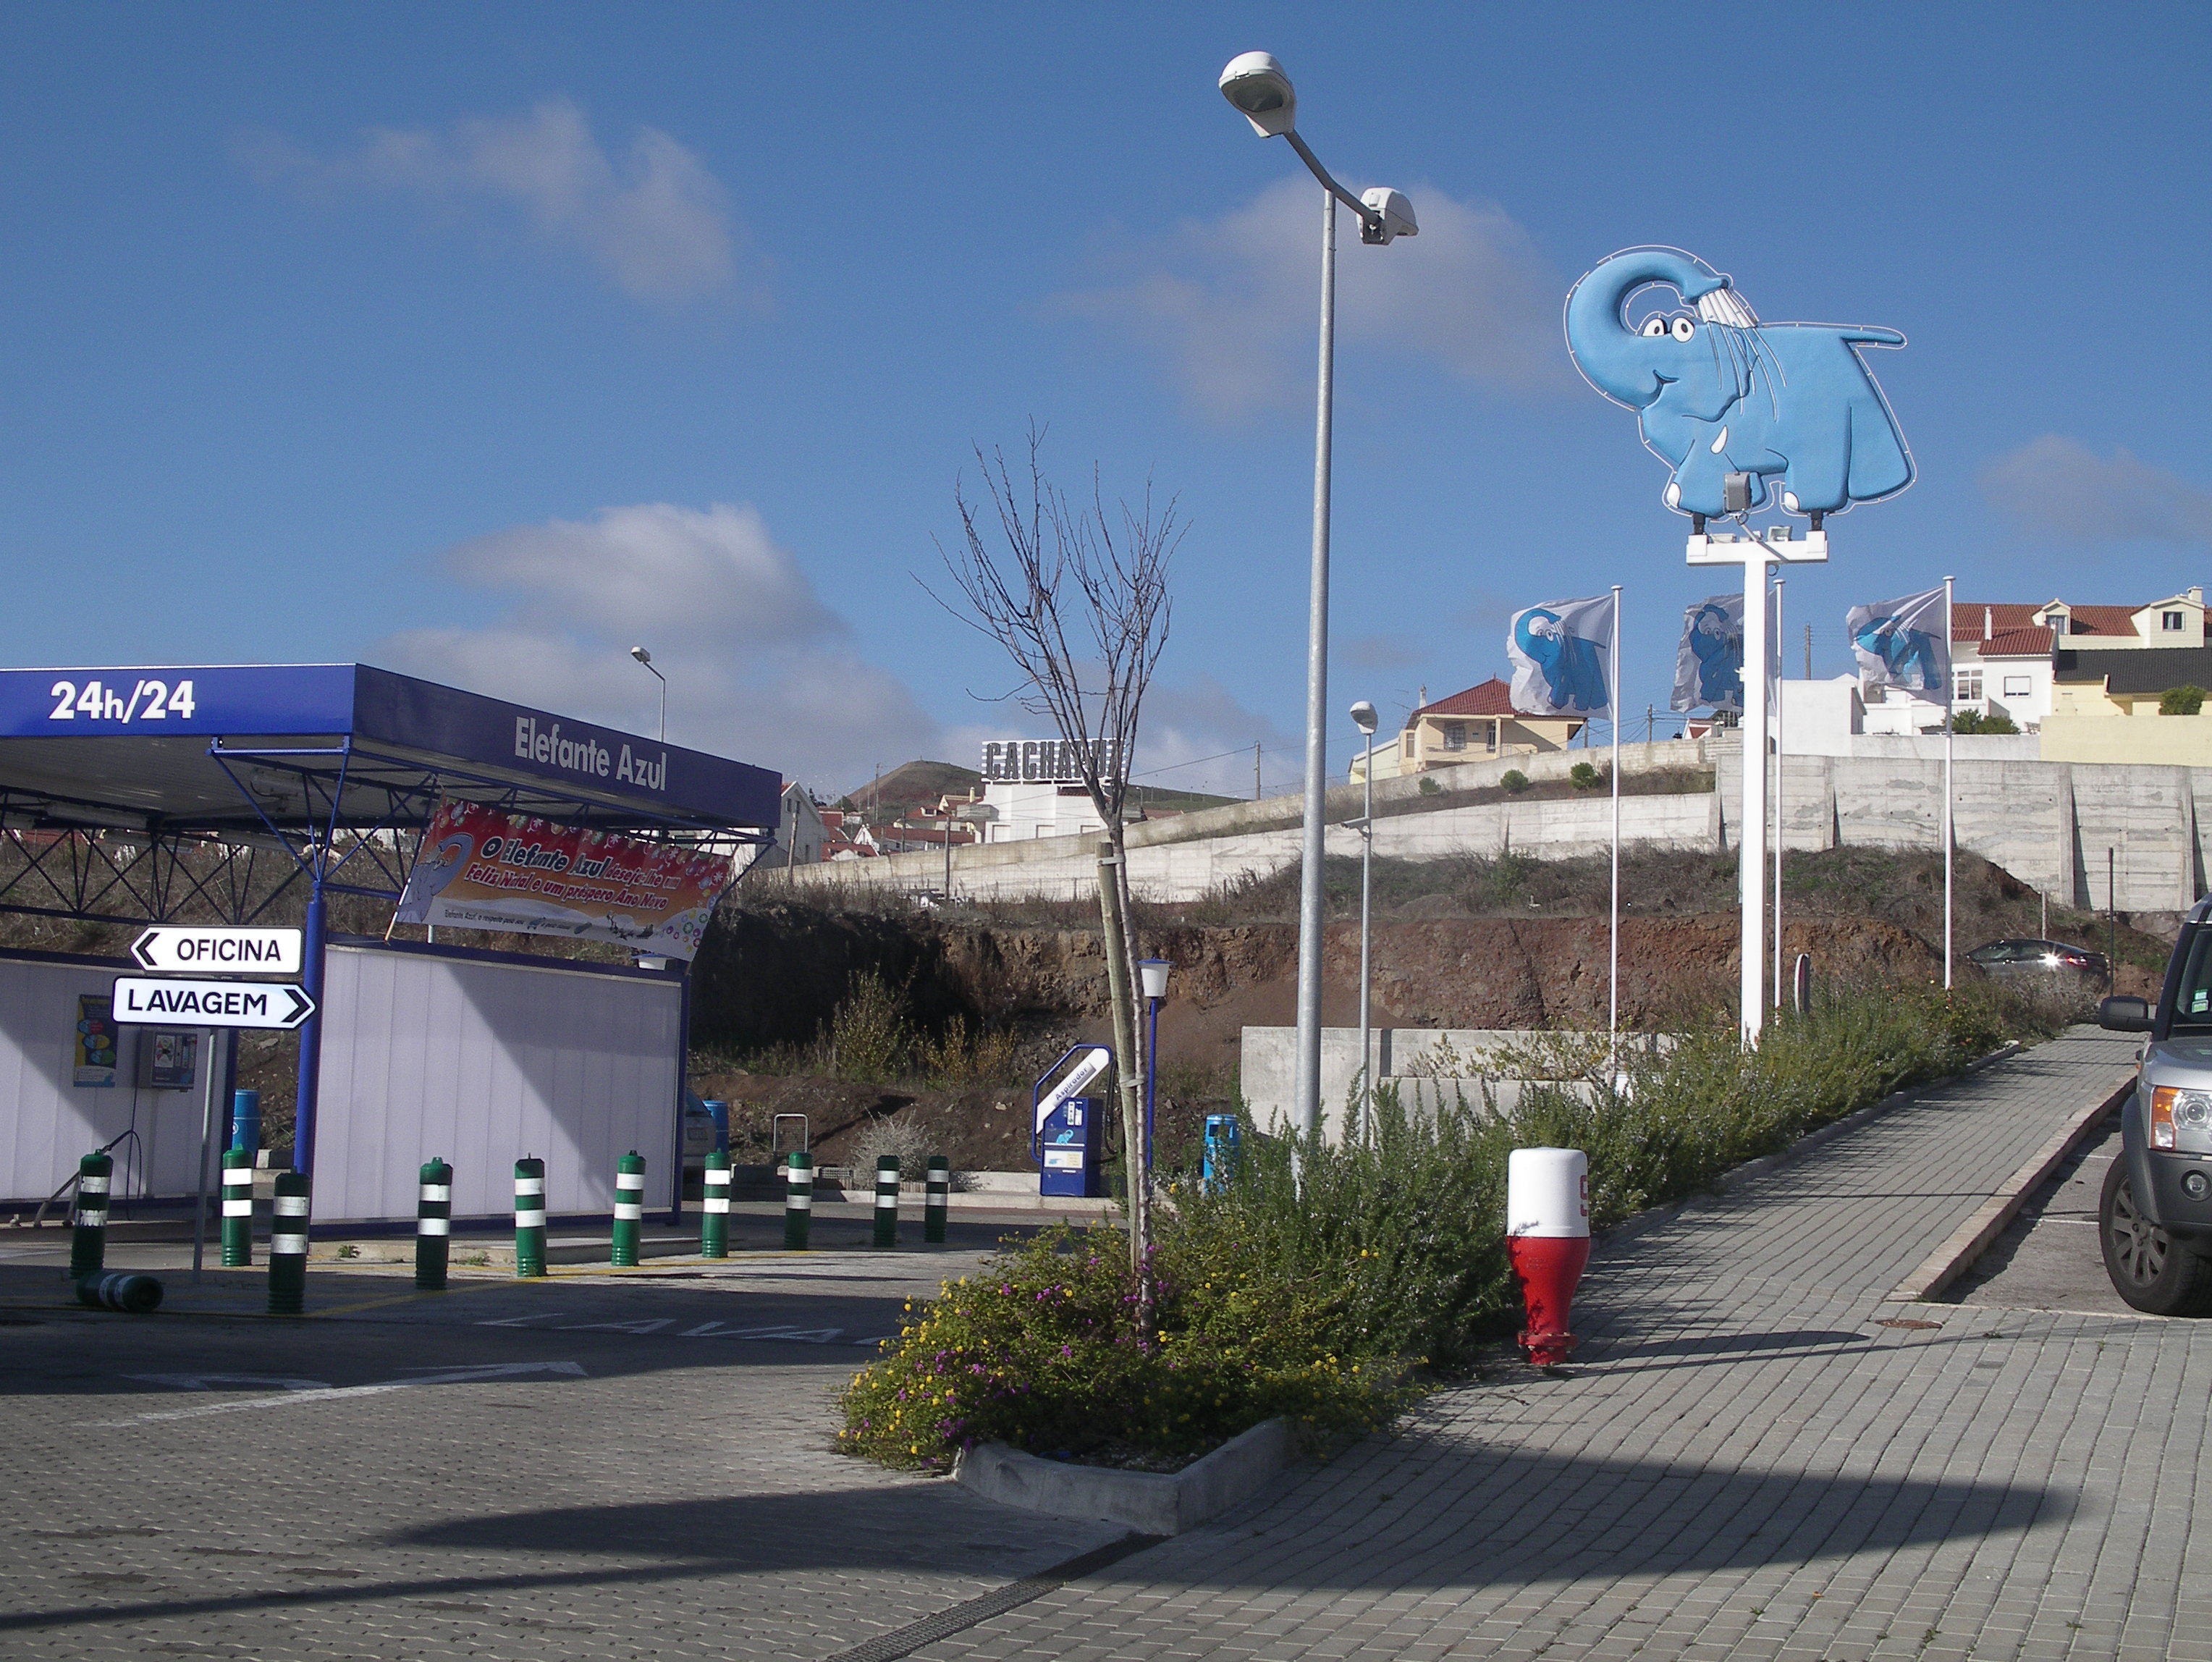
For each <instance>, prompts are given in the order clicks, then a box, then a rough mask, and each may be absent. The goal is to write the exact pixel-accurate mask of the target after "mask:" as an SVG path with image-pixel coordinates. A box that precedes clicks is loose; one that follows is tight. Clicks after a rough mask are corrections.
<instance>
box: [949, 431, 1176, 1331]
mask: <svg viewBox="0 0 2212 1662" xmlns="http://www.w3.org/2000/svg"><path fill="white" fill-rule="evenodd" d="M1043 443H1044V434H1043V433H1042V431H1041V430H1040V429H1037V428H1036V427H1035V426H1034V425H1032V426H1031V428H1030V434H1029V465H1028V467H1027V470H1026V472H1025V474H1024V475H1023V476H1021V477H1019V478H1018V477H1017V476H1016V475H1015V474H1014V472H1013V471H1012V469H1011V468H1010V467H1009V466H1007V463H1006V454H1005V452H1003V451H1001V450H996V449H994V450H993V451H992V452H990V453H989V454H985V453H984V451H983V449H982V447H981V446H978V447H976V451H975V460H976V461H977V463H978V464H979V465H980V466H981V470H982V478H983V490H984V499H983V500H982V501H980V502H979V501H976V500H975V499H973V498H971V497H970V496H969V494H968V491H967V489H966V487H965V485H964V484H960V485H956V486H955V487H954V491H953V501H954V502H955V504H956V505H957V507H958V508H959V511H960V528H961V533H962V541H961V545H960V546H959V547H958V548H957V549H956V550H952V551H946V550H945V548H944V547H943V546H942V545H939V553H941V554H943V555H944V557H945V569H947V570H948V571H949V572H950V573H951V576H952V581H953V582H954V584H955V585H956V586H957V587H958V589H959V591H960V596H961V598H962V600H964V602H965V605H964V606H952V605H951V604H949V603H947V609H948V610H950V611H951V612H952V613H953V615H954V616H956V617H958V618H961V619H962V621H963V622H965V623H967V624H970V625H971V626H973V627H974V628H975V629H977V630H980V631H981V632H982V633H983V634H985V635H987V636H990V637H991V638H992V639H993V640H994V641H996V642H998V643H999V644H1000V646H1001V647H1002V648H1005V650H1006V655H1007V656H1008V657H1009V658H1011V659H1012V661H1013V664H1014V667H1015V669H1016V670H1017V671H1018V673H1019V674H1020V676H1021V678H1022V685H1021V686H1020V687H1019V688H1018V690H1017V691H1015V692H1013V693H1012V694H1010V695H1008V696H1009V697H1012V698H1013V699H1014V700H1015V701H1016V702H1017V703H1019V704H1020V705H1021V707H1022V709H1024V710H1026V711H1028V712H1029V713H1030V715H1037V716H1042V717H1043V718H1045V719H1047V720H1048V721H1051V722H1052V724H1053V725H1054V727H1055V728H1058V729H1059V730H1060V737H1061V738H1062V739H1063V740H1066V743H1067V745H1068V746H1069V747H1070V748H1071V749H1072V751H1073V753H1074V755H1075V757H1076V758H1077V761H1076V770H1077V771H1078V773H1079V776H1080V777H1081V779H1082V782H1083V788H1084V790H1085V794H1087V795H1089V797H1090V798H1091V807H1092V809H1093V810H1094V811H1096V813H1097V815H1098V817H1099V819H1101V820H1103V822H1104V823H1105V825H1106V840H1105V842H1104V843H1102V844H1101V845H1100V847H1099V850H1098V856H1099V857H1098V910H1099V918H1100V921H1101V922H1102V923H1103V926H1104V930H1105V947H1106V978H1107V985H1108V987H1109V990H1110V993H1111V995H1112V999H1113V1007H1114V1060H1115V1076H1116V1078H1117V1080H1118V1081H1119V1082H1120V1086H1121V1147H1122V1149H1123V1150H1124V1153H1125V1155H1126V1158H1127V1165H1128V1171H1129V1251H1130V1261H1131V1264H1132V1267H1133V1270H1134V1272H1135V1275H1136V1277H1137V1292H1138V1300H1139V1324H1140V1328H1141V1330H1142V1331H1143V1332H1144V1333H1145V1335H1146V1339H1147V1341H1149V1339H1150V1336H1151V1330H1152V1264H1151V1257H1150V1252H1151V1248H1152V1197H1151V1194H1150V1190H1149V1188H1148V1184H1147V1182H1146V1165H1147V1163H1148V1162H1147V1155H1148V1153H1149V1151H1148V1150H1147V1149H1146V1146H1145V1119H1144V1111H1143V1107H1142V1104H1143V1100H1144V1069H1145V1063H1146V1058H1145V1057H1144V1056H1142V1054H1141V1053H1140V1052H1139V1050H1138V1048H1137V985H1138V982H1137V945H1136V940H1135V930H1134V928H1133V909H1132V906H1131V903H1130V890H1129V864H1128V840H1127V827H1126V825H1125V824H1124V818H1125V813H1126V810H1127V801H1128V794H1129V767H1130V763H1131V761H1132V759H1133V758H1134V756H1135V754H1136V747H1137V725H1138V720H1139V716H1140V715H1141V714H1142V712H1143V709H1144V702H1145V692H1146V688H1147V687H1149V686H1150V685H1151V684H1152V672H1153V670H1154V669H1155V668H1156V667H1158V664H1159V661H1160V653H1161V651H1162V649H1163V648H1164V647H1165V646H1166V645H1167V638H1168V624H1169V614H1170V606H1169V600H1168V567H1169V565H1170V563H1171V562H1172V560H1173V559H1174V557H1175V551H1176V546H1177V545H1178V544H1180V543H1181V542H1182V535H1183V529H1184V527H1183V526H1182V522H1181V521H1180V519H1179V518H1178V516H1177V514H1176V502H1175V500H1174V499H1173V498H1170V500H1169V501H1168V502H1167V503H1166V505H1165V506H1164V507H1163V508H1158V509H1157V510H1156V509H1155V508H1154V505H1153V502H1152V483H1151V481H1150V480H1149V479H1148V480H1146V485H1145V492H1144V496H1142V498H1141V499H1140V500H1139V502H1138V503H1137V504H1136V505H1134V506H1132V505H1131V504H1130V503H1129V502H1126V501H1123V502H1116V503H1115V508H1114V511H1112V512H1110V513H1109V511H1108V509H1107V508H1106V502H1105V494H1104V490H1103V487H1102V486H1101V484H1099V480H1098V472H1097V468H1096V467H1095V466H1094V467H1093V468H1092V470H1091V495H1090V501H1089V502H1088V503H1087V504H1083V505H1079V504H1077V503H1076V502H1073V501H1072V500H1071V499H1070V498H1069V497H1068V496H1067V495H1066V493H1065V492H1064V491H1061V490H1059V489H1057V488H1056V487H1054V485H1053V484H1052V483H1051V482H1050V481H1049V480H1048V479H1047V478H1046V477H1045V474H1044V469H1043V466H1042V462H1041V460H1039V453H1040V451H1041V450H1042V447H1043ZM925 587H926V586H925Z"/></svg>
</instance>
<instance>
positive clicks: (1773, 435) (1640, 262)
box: [1566, 248, 1912, 526]
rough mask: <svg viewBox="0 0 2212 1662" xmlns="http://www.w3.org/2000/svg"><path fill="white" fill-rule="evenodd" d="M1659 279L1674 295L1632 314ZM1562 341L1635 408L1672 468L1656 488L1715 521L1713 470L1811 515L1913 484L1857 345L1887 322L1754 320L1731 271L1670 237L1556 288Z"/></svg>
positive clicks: (1681, 508) (1874, 341) (1618, 399)
mask: <svg viewBox="0 0 2212 1662" xmlns="http://www.w3.org/2000/svg"><path fill="white" fill-rule="evenodd" d="M1656 288H1668V289H1673V290H1674V293H1675V294H1676V295H1678V296H1680V302H1681V303H1680V305H1679V306H1675V307H1661V308H1659V309H1657V310H1655V311H1653V312H1652V313H1651V314H1650V315H1648V316H1645V317H1642V318H1637V319H1632V318H1631V317H1630V316H1629V314H1628V307H1629V303H1630V302H1631V301H1633V300H1634V299H1635V298H1636V297H1637V296H1638V295H1639V294H1642V293H1643V292H1644V291H1645V290H1647V289H1656ZM1566 327H1567V350H1568V351H1569V352H1570V353H1571V354H1572V355H1573V356H1574V360H1575V366H1576V368H1578V369H1580V370H1581V371H1582V373H1583V379H1584V380H1588V381H1589V384H1590V385H1591V386H1592V387H1595V388H1596V389H1597V390H1598V391H1599V392H1601V393H1604V394H1605V395H1606V397H1607V398H1609V399H1612V400H1613V402H1614V403H1615V404H1619V405H1625V406H1626V407H1627V408H1629V409H1631V410H1633V411H1637V412H1638V416H1639V417H1640V420H1641V423H1642V427H1643V430H1644V444H1645V445H1646V446H1647V447H1649V448H1650V450H1651V452H1652V453H1653V454H1655V455H1656V456H1658V457H1659V458H1660V459H1661V460H1662V461H1664V462H1665V463H1666V464H1667V465H1668V467H1670V468H1671V469H1673V470H1674V472H1673V476H1672V477H1671V478H1668V481H1667V486H1666V489H1665V490H1664V491H1663V492H1662V496H1663V498H1664V500H1665V502H1666V504H1667V506H1668V507H1669V508H1673V509H1674V510H1675V511H1676V512H1677V513H1681V514H1697V515H1701V516H1707V517H1711V518H1714V519H1717V518H1720V517H1721V516H1722V515H1723V514H1725V513H1726V512H1728V511H1729V510H1728V503H1727V502H1726V499H1725V496H1724V494H1723V492H1724V481H1725V480H1726V478H1727V477H1728V476H1729V474H1731V473H1742V474H1747V475H1749V476H1750V484H1751V501H1750V506H1751V507H1753V508H1760V507H1764V506H1765V504H1766V502H1767V500H1768V497H1769V495H1770V494H1772V495H1774V496H1778V497H1779V498H1780V503H1781V507H1782V509H1783V511H1784V513H1789V514H1808V515H1810V516H1812V518H1813V520H1814V524H1815V525H1816V526H1817V525H1818V524H1819V523H1820V519H1821V518H1822V517H1823V516H1824V515H1826V514H1836V513H1841V512H1842V511H1844V509H1846V508H1849V507H1850V505H1851V504H1852V503H1853V502H1876V501H1879V500H1880V499H1881V498H1882V497H1884V496H1895V495H1896V494H1897V493H1898V492H1899V491H1900V490H1904V489H1905V486H1907V485H1909V484H1911V483H1912V454H1911V451H1909V450H1908V449H1906V447H1905V435H1904V434H1903V433H1902V432H1900V431H1899V429H1898V425H1897V417H1895V416H1894V415H1893V414H1892V413H1891V411H1890V408H1889V401H1888V400H1887V399H1885V398H1884V397H1883V396H1882V393H1881V387H1879V386H1877V385H1876V384H1875V378H1874V375H1873V374H1872V372H1871V371H1869V369H1868V368H1867V366H1866V361H1865V360H1864V358H1863V357H1862V356H1860V353H1861V351H1862V350H1863V348H1865V347H1869V346H1887V347H1897V346H1902V345H1904V344H1905V337H1904V336H1903V335H1901V334H1899V333H1898V332H1897V331H1896V330H1894V329H1881V328H1876V327H1874V326H1868V325H1839V324H1830V323H1761V322H1760V321H1759V319H1758V318H1757V317H1756V316H1755V315H1753V312H1752V309H1751V307H1749V306H1748V305H1747V304H1746V303H1745V301H1744V300H1743V297H1742V296H1741V295H1739V294H1737V293H1736V292H1735V287H1734V284H1733V282H1732V280H1731V279H1730V278H1729V277H1728V276H1727V275H1726V274H1725V273H1723V272H1720V271H1715V270H1713V268H1712V267H1711V266H1710V265H1706V264H1705V261H1703V260H1702V259H1698V258H1697V257H1696V256H1695V255H1694V254H1686V253H1683V252H1682V251H1681V250H1680V248H1630V249H1627V250H1625V251H1624V252H1622V253H1617V254H1614V255H1613V256H1612V257H1611V258H1610V259H1604V260H1601V261H1600V262H1599V263H1598V265H1596V267H1595V269H1594V270H1592V271H1590V272H1589V274H1588V275H1587V276H1586V277H1583V280H1582V281H1581V282H1579V283H1577V284H1575V286H1574V289H1572V291H1571V293H1569V295H1567V315H1566Z"/></svg>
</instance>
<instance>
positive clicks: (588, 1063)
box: [314, 947, 683, 1224]
mask: <svg viewBox="0 0 2212 1662" xmlns="http://www.w3.org/2000/svg"><path fill="white" fill-rule="evenodd" d="M323 1009H324V1018H323V1075H322V1098H321V1105H320V1109H319V1129H318V1131H317V1134H316V1145H317V1146H316V1151H315V1167H316V1170H315V1199H314V1208H315V1221H316V1222H317V1223H318V1224H322V1223H328V1222H335V1221H339V1220H357V1221H367V1220H371V1219H400V1218H411V1217H413V1216H414V1215H415V1202H416V1183H417V1181H418V1178H417V1172H416V1168H417V1167H419V1166H421V1165H422V1162H423V1161H424V1160H428V1159H430V1158H431V1157H432V1156H433V1155H438V1156H442V1157H443V1158H444V1159H446V1160H449V1161H451V1162H452V1163H453V1215H454V1216H455V1217H457V1218H458V1217H481V1216H486V1215H501V1214H507V1213H511V1212H512V1211H513V1206H514V1162H515V1160H517V1159H519V1158H520V1157H522V1156H524V1155H526V1154H529V1155H536V1156H537V1157H538V1158H539V1159H542V1160H544V1162H545V1200H546V1209H547V1210H548V1211H550V1212H552V1213H554V1214H556V1215H559V1214H562V1213H569V1214H580V1213H590V1214H598V1215H606V1214H608V1213H611V1212H612V1211H613V1210H614V1178H615V1160H616V1158H617V1156H618V1155H621V1154H624V1153H626V1152H628V1151H629V1150H630V1149H632V1148H635V1149H636V1150H637V1151H638V1153H640V1154H642V1155H644V1156H645V1160H646V1191H645V1192H646V1199H647V1205H648V1206H650V1207H660V1208H665V1207H667V1206H669V1205H671V1203H672V1197H673V1193H674V1190H673V1187H672V1184H673V1180H674V1173H673V1172H671V1169H670V1156H671V1150H672V1148H673V1147H674V1137H675V1124H676V1111H677V1110H676V1101H677V1091H678V1085H679V1082H680V1077H681V1075H680V1068H681V1055H680V1050H681V1044H682V1026H683V988H682V985H681V983H678V981H676V980H675V979H674V978H673V977H663V976H648V975H639V974H624V973H619V972H618V973H613V974H608V973H603V972H599V971H591V970H586V969H577V968H551V967H547V968H542V969H541V968H538V967H536V966H534V965H519V964H505V963H487V962H483V961H481V960H473V959H462V958H445V957H435V956H432V955H429V954H428V953H399V952H386V951H382V950H379V949H376V948H373V947H331V949H330V959H329V968H328V971H327V972H326V979H325V983H324V997H323Z"/></svg>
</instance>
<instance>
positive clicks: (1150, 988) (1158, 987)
mask: <svg viewBox="0 0 2212 1662" xmlns="http://www.w3.org/2000/svg"><path fill="white" fill-rule="evenodd" d="M1173 968H1175V965H1172V964H1170V963H1169V962H1168V961H1167V959H1164V958H1144V959H1138V960H1137V973H1138V974H1139V975H1140V976H1142V977H1144V981H1145V996H1146V998H1165V997H1166V996H1167V995H1168V971H1170V970H1172V969H1173Z"/></svg>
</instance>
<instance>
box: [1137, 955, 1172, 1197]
mask: <svg viewBox="0 0 2212 1662" xmlns="http://www.w3.org/2000/svg"><path fill="white" fill-rule="evenodd" d="M1173 968H1175V965H1172V964H1170V963H1169V962H1168V961H1167V959H1164V958H1144V959H1138V960H1137V973H1138V974H1139V976H1141V977H1144V983H1145V1001H1146V1003H1147V1004H1149V1005H1151V1006H1152V1020H1151V1024H1150V1026H1151V1031H1150V1032H1149V1033H1148V1034H1147V1035H1146V1039H1145V1175H1146V1177H1148V1178H1149V1177H1150V1176H1152V1105H1153V1103H1155V1102H1157V1101H1158V1099H1159V1094H1160V1001H1161V1000H1162V999H1164V998H1165V997H1166V996H1167V995H1168V971H1170V970H1172V969H1173Z"/></svg>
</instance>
